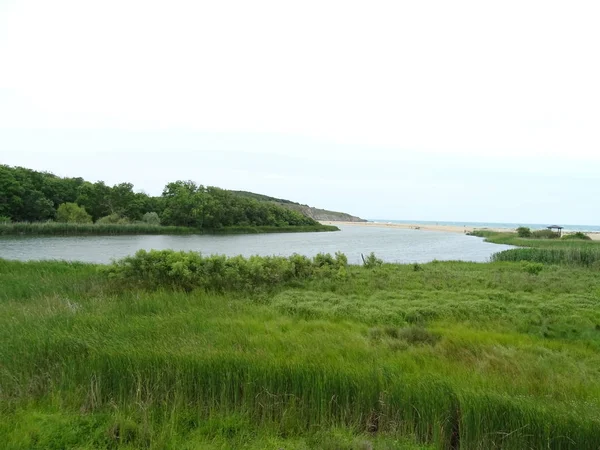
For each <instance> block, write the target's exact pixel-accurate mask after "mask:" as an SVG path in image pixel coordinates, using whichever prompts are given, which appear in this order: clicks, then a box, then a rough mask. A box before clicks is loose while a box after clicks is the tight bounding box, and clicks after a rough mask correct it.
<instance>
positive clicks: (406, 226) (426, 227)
mask: <svg viewBox="0 0 600 450" xmlns="http://www.w3.org/2000/svg"><path fill="white" fill-rule="evenodd" d="M320 223H321V224H323V225H334V226H336V225H344V226H345V225H351V226H359V227H375V228H400V229H403V230H415V231H417V230H422V231H441V232H446V233H470V232H472V231H475V230H488V231H497V232H499V233H502V232H509V231H515V229H514V228H486V227H473V226H466V225H465V226H462V227H461V226H457V225H432V224H430V223H391V222H390V223H385V222H340V221H331V220H328V221H321V222H320ZM570 233H572V232H570V231H567V232H564V233H563V234H570ZM585 234H587V235H588V236H589V237H591V238H592V239H593V240H600V233H599V232H593V231H592V232H585Z"/></svg>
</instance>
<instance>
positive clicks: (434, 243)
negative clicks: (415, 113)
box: [0, 225, 512, 264]
mask: <svg viewBox="0 0 600 450" xmlns="http://www.w3.org/2000/svg"><path fill="white" fill-rule="evenodd" d="M339 228H340V229H341V231H339V232H331V233H329V232H321V233H279V234H252V235H247V234H246V235H236V236H195V235H192V236H148V235H144V236H77V237H15V236H10V237H8V236H7V237H2V238H0V258H5V259H14V260H20V261H28V260H39V259H59V260H68V261H85V262H94V263H109V262H110V261H111V260H113V259H118V258H123V257H125V256H128V255H133V254H134V253H135V252H136V251H137V250H140V249H145V250H150V249H157V250H162V249H174V250H193V251H198V252H201V253H203V254H207V255H209V254H224V255H227V256H235V255H244V256H251V255H263V256H266V255H281V256H288V255H291V254H293V253H299V254H302V255H306V256H314V255H316V254H317V253H332V254H333V253H335V252H336V251H341V252H343V253H345V254H346V255H347V256H348V261H349V262H350V263H351V264H359V263H360V262H361V256H360V255H361V253H362V254H364V255H365V256H366V255H367V254H368V253H370V252H375V254H376V255H377V256H378V257H379V258H381V259H383V260H384V261H386V262H401V263H410V262H428V261H432V260H434V259H437V260H463V261H477V262H485V261H488V260H489V257H490V256H491V255H492V254H493V253H495V252H499V251H502V250H506V249H508V248H512V247H510V246H508V245H497V244H490V243H487V242H483V240H482V239H481V238H477V237H473V236H466V235H464V234H460V233H444V232H438V231H424V230H403V229H394V228H377V227H361V226H353V225H346V226H340V227H339Z"/></svg>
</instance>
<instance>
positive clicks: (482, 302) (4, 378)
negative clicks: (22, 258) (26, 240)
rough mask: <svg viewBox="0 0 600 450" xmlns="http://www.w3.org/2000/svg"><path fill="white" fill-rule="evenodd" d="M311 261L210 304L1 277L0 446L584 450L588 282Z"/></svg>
mask: <svg viewBox="0 0 600 450" xmlns="http://www.w3.org/2000/svg"><path fill="white" fill-rule="evenodd" d="M161 255H162V254H161ZM163 256H165V257H168V255H167V254H165V255H163ZM187 256H189V255H186V254H183V255H182V257H187ZM330 259H331V260H332V261H334V262H335V258H333V257H331V258H327V257H326V256H325V255H322V256H321V257H319V258H315V259H314V260H311V261H310V265H311V267H312V265H315V266H316V268H313V269H314V270H313V271H312V272H311V274H310V276H306V277H301V278H293V279H290V280H289V282H286V283H281V284H276V283H272V284H273V288H272V289H270V290H268V291H264V290H260V291H254V290H252V289H246V288H244V287H240V288H235V289H231V290H226V291H225V292H220V291H219V290H215V289H210V288H206V287H205V286H200V287H199V288H195V289H191V290H185V289H177V288H176V286H175V289H173V286H172V285H171V283H167V284H166V285H165V286H163V287H161V286H160V285H156V286H154V287H153V289H152V290H146V289H138V288H136V287H135V286H133V285H132V284H131V283H129V284H127V283H123V284H121V283H115V282H114V279H111V278H107V277H105V276H104V275H103V274H102V273H100V272H102V271H100V272H99V270H98V269H99V268H98V266H95V265H89V264H81V263H66V262H30V263H22V262H11V261H3V260H0V283H2V287H3V289H1V290H0V361H2V365H1V367H0V387H1V390H0V436H2V438H3V443H4V445H6V447H7V448H28V449H29V448H31V449H42V448H44V449H46V448H127V449H132V448H173V449H175V448H184V449H185V448H189V449H191V448H255V449H258V448H296V449H307V448H324V449H328V448H329V449H335V448H338V449H339V448H344V449H357V450H358V449H365V448H385V449H391V448H436V449H457V448H461V449H482V448H503V449H523V448H552V449H595V448H597V443H598V442H600V419H599V417H600V401H599V400H598V399H599V398H600V380H598V377H597V370H598V367H599V366H600V357H599V356H598V355H599V354H600V352H599V351H600V334H599V332H598V330H599V329H600V315H599V314H598V309H597V308H596V306H597V299H596V294H595V293H596V292H598V291H600V280H599V279H598V276H597V273H596V272H595V271H594V270H591V269H589V268H587V267H583V266H563V265H560V266H545V267H544V269H543V270H542V271H541V272H539V274H537V275H536V276H535V277H532V276H531V274H529V273H527V272H524V271H523V270H522V268H521V266H520V265H519V264H512V263H507V262H494V263H491V264H475V263H457V262H451V263H439V262H437V263H430V264H421V265H420V269H419V270H414V267H413V266H412V265H391V264H383V265H381V266H377V267H374V268H366V267H362V266H345V265H343V264H342V262H343V258H342V257H341V255H340V256H338V260H339V261H340V263H339V267H337V270H319V268H321V267H324V266H327V265H329V263H328V261H329V260H330ZM266 260H268V258H265V261H261V262H260V263H259V262H256V264H257V267H258V266H260V267H261V268H263V269H264V270H265V271H266V273H272V272H273V270H275V269H274V267H275V268H280V267H287V263H284V262H283V261H279V260H277V264H276V265H273V264H272V262H273V261H270V262H266ZM226 261H227V260H226ZM140 262H141V261H140ZM164 262H165V259H164V258H157V259H151V261H149V260H148V259H143V263H144V264H146V265H147V264H158V265H162V264H163V263H164ZM178 262H181V260H174V261H173V263H174V264H177V263H178ZM213 262H214V261H213ZM240 264H242V263H240ZM320 264H323V265H324V266H321V265H320ZM219 267H221V266H219ZM240 267H242V265H240V266H233V265H232V266H230V267H229V270H237V269H236V268H240ZM243 267H246V266H243ZM303 267H304V266H303ZM306 267H308V266H306ZM340 268H343V269H344V270H345V274H342V275H340V273H339V269H340ZM267 269H268V270H267ZM165 270H166V269H165ZM222 270H223V271H222V272H221V271H215V272H214V273H213V275H212V277H214V278H215V279H216V278H218V277H217V275H218V274H219V273H221V274H223V273H225V272H226V269H225V267H224V266H223V268H222ZM256 270H258V269H256ZM286 270H287V269H286Z"/></svg>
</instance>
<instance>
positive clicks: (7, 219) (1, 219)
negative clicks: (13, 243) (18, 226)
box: [0, 216, 10, 223]
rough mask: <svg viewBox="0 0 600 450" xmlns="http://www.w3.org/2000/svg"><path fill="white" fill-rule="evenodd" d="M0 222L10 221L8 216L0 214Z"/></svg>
mask: <svg viewBox="0 0 600 450" xmlns="http://www.w3.org/2000/svg"><path fill="white" fill-rule="evenodd" d="M0 223H10V217H8V216H0Z"/></svg>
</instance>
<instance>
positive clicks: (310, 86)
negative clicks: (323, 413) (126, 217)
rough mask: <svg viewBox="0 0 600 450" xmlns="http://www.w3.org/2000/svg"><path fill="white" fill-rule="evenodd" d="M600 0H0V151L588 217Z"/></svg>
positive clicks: (69, 165)
mask: <svg viewBox="0 0 600 450" xmlns="http://www.w3.org/2000/svg"><path fill="white" fill-rule="evenodd" d="M599 21H600V5H597V2H593V1H591V2H580V1H573V2H564V1H561V2H558V1H551V0H550V1H548V0H546V1H527V0H521V1H503V2H482V1H472V2H465V1H453V2H448V1H440V2H436V1H419V2H414V1H398V0H396V1H377V0H371V1H361V2H358V1H349V0H345V1H327V0H319V1H311V0H304V1H302V2H283V1H262V0H255V1H252V2H248V1H219V2H215V1H198V0H197V1H178V0H171V1H169V2H165V1H161V2H157V1H151V0H143V1H138V0H118V1H117V0H103V1H81V0H53V1H52V2H49V1H47V0H41V1H40V0H0V163H1V164H8V165H11V166H15V165H17V166H24V167H29V168H33V169H36V170H43V171H49V172H53V173H55V174H57V175H60V176H81V177H83V178H85V179H88V180H91V181H96V180H104V181H105V182H106V183H108V184H115V183H119V182H123V181H128V182H132V183H133V184H134V186H135V188H136V190H140V191H141V190H143V191H145V192H147V193H149V194H152V195H159V194H160V193H161V191H162V188H163V187H164V185H165V184H166V183H167V182H169V181H174V180H178V179H183V180H187V179H191V180H194V181H196V182H198V183H200V184H204V185H214V186H219V187H223V188H226V189H240V190H248V191H254V192H259V193H263V194H267V195H272V196H275V197H280V198H288V199H291V200H294V201H298V202H300V203H305V204H309V205H311V206H317V207H321V208H327V209H332V210H338V211H344V212H349V213H352V214H355V215H359V216H361V217H363V218H367V219H406V220H439V221H445V220H448V221H480V222H514V223H550V222H552V223H563V224H588V225H600V209H599V208H596V207H595V206H596V204H597V200H598V199H599V198H600V183H598V182H597V181H598V174H600V127H599V125H600V60H599V59H598V54H599V44H598V43H599V42H600V27H598V26H597V24H598V23H599Z"/></svg>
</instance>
